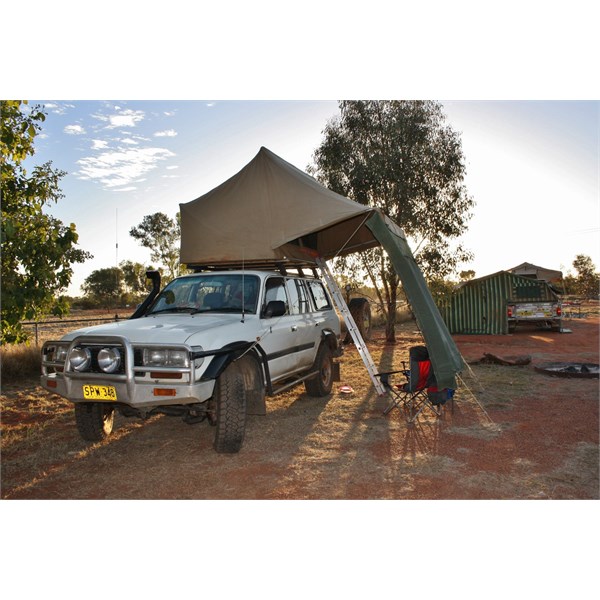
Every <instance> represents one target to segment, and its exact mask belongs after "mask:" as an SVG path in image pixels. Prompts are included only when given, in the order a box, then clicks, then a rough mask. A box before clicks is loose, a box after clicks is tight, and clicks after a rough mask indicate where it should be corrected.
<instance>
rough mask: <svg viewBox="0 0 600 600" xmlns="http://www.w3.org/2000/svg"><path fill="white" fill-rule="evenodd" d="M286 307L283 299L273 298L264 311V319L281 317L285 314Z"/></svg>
mask: <svg viewBox="0 0 600 600" xmlns="http://www.w3.org/2000/svg"><path fill="white" fill-rule="evenodd" d="M285 313H286V308H285V302H283V300H271V301H270V302H269V303H268V304H267V306H265V308H264V309H263V311H262V318H263V319H272V318H273V317H281V316H283V315H285Z"/></svg>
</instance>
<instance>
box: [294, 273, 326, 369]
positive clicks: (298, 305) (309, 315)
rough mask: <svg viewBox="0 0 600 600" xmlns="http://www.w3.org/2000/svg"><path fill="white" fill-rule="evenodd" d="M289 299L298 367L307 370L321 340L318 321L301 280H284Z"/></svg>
mask: <svg viewBox="0 0 600 600" xmlns="http://www.w3.org/2000/svg"><path fill="white" fill-rule="evenodd" d="M286 288H287V293H288V298H289V299H290V306H289V312H290V319H291V321H292V328H294V333H295V337H296V351H297V355H298V356H297V359H298V366H299V367H301V368H303V369H308V368H309V367H310V366H311V365H312V364H313V362H314V360H315V353H316V351H317V348H318V346H319V342H320V340H321V335H320V332H319V330H318V329H317V328H318V325H319V323H318V319H317V318H316V316H315V313H314V312H313V310H312V308H311V304H310V300H309V292H308V289H307V288H306V285H305V282H304V281H303V280H302V279H298V278H295V277H289V278H288V279H287V280H286Z"/></svg>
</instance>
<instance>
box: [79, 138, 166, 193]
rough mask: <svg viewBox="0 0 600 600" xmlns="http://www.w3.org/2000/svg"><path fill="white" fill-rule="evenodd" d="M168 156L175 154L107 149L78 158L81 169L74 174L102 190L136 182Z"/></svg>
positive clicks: (157, 149) (160, 151)
mask: <svg viewBox="0 0 600 600" xmlns="http://www.w3.org/2000/svg"><path fill="white" fill-rule="evenodd" d="M171 156H175V154H174V153H173V152H171V151H170V150H167V149H165V148H130V149H125V150H109V151H107V152H103V153H101V154H99V155H97V156H88V157H85V158H82V159H80V160H78V161H77V163H78V164H79V165H80V169H79V171H78V172H77V173H75V174H76V175H77V177H78V178H79V179H85V180H95V181H98V182H99V183H101V184H102V186H103V187H104V188H105V189H114V188H120V187H121V186H130V185H131V184H132V183H136V182H139V181H140V178H141V177H142V176H143V175H145V174H146V173H148V172H150V171H152V170H153V169H155V168H156V167H157V164H158V162H159V161H161V160H165V159H167V158H170V157H171ZM121 191H123V190H121Z"/></svg>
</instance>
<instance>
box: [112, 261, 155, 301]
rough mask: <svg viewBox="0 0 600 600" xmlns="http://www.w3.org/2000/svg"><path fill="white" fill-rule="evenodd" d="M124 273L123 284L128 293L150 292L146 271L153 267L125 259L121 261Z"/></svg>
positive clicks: (120, 264)
mask: <svg viewBox="0 0 600 600" xmlns="http://www.w3.org/2000/svg"><path fill="white" fill-rule="evenodd" d="M119 267H120V268H121V271H122V273H123V284H124V285H125V289H126V291H127V293H129V294H132V295H134V296H135V295H137V294H143V293H145V292H148V279H147V278H146V271H147V270H148V269H151V268H152V267H148V268H146V267H145V266H144V265H143V264H141V263H134V262H132V261H130V260H124V261H122V262H121V263H119Z"/></svg>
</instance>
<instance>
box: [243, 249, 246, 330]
mask: <svg viewBox="0 0 600 600" xmlns="http://www.w3.org/2000/svg"><path fill="white" fill-rule="evenodd" d="M245 256H246V248H245V246H242V323H245V322H246V311H245V308H246V307H245V298H246V284H245V280H244V273H245V270H246V261H245Z"/></svg>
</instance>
